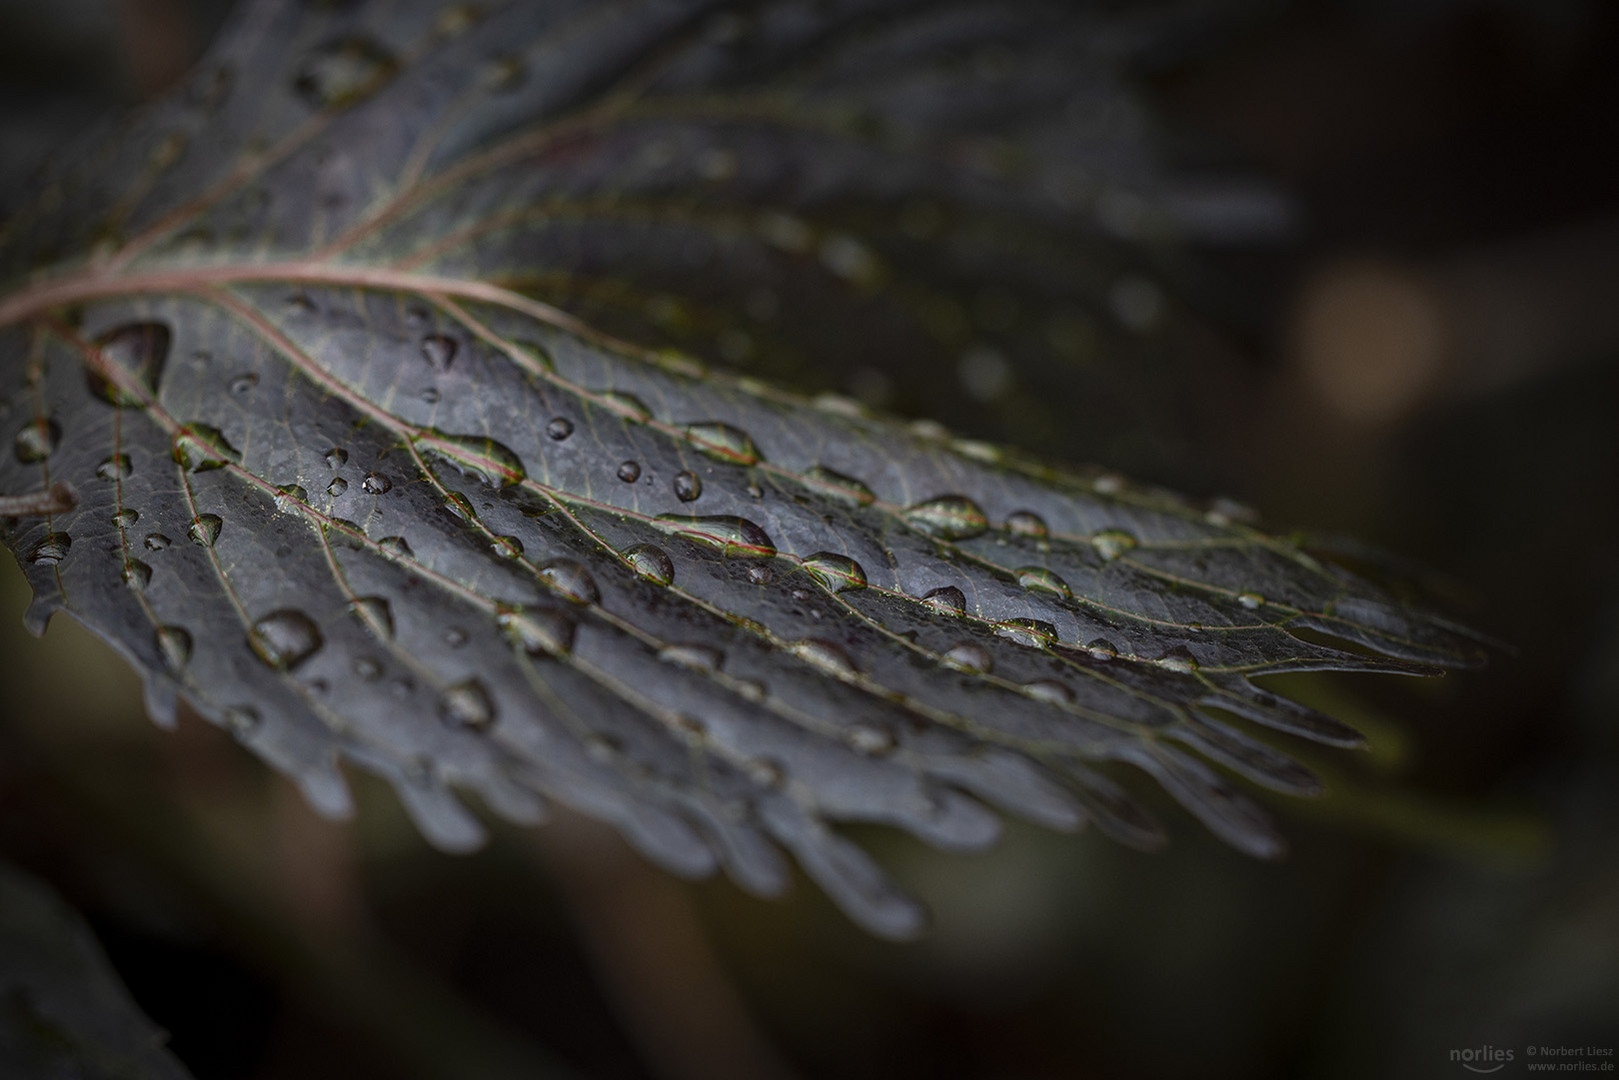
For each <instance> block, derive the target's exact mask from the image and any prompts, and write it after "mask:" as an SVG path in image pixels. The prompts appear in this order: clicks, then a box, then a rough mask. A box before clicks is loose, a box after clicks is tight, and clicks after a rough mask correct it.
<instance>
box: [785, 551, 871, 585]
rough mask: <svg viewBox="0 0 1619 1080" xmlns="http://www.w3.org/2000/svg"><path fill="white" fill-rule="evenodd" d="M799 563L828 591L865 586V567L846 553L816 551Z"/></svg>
mask: <svg viewBox="0 0 1619 1080" xmlns="http://www.w3.org/2000/svg"><path fill="white" fill-rule="evenodd" d="M800 565H801V567H802V568H803V570H804V572H805V573H807V574H809V576H810V577H812V578H814V579H815V580H816V581H818V582H820V584H821V587H822V588H824V589H826V590H827V591H828V592H834V593H840V592H845V591H848V590H850V589H864V588H865V587H866V571H865V568H864V567H862V566H861V565H860V564H859V563H857V562H855V561H854V560H853V559H851V558H849V557H848V556H847V555H838V554H835V553H834V552H830V551H818V552H816V553H815V554H814V555H811V556H809V557H808V558H807V559H805V560H804V561H803V563H801V564H800Z"/></svg>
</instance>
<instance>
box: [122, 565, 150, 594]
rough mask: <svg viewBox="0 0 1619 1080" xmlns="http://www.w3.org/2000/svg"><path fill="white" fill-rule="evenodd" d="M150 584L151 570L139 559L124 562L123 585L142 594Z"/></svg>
mask: <svg viewBox="0 0 1619 1080" xmlns="http://www.w3.org/2000/svg"><path fill="white" fill-rule="evenodd" d="M151 583H152V568H151V567H150V566H148V565H146V564H145V563H143V562H141V561H140V560H139V559H125V560H124V584H125V585H128V586H129V587H130V588H131V589H134V590H135V591H136V592H144V591H145V590H146V586H148V585H150V584H151Z"/></svg>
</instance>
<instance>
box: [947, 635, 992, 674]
mask: <svg viewBox="0 0 1619 1080" xmlns="http://www.w3.org/2000/svg"><path fill="white" fill-rule="evenodd" d="M941 659H943V660H944V662H945V664H946V665H948V666H950V667H953V668H955V669H956V670H957V671H965V672H967V673H969V674H973V675H978V674H984V673H987V672H989V671H992V670H994V668H995V658H994V657H993V656H991V655H990V653H989V650H988V649H986V648H984V647H983V646H982V645H980V644H978V642H976V641H963V642H961V643H960V644H957V645H955V646H953V647H952V648H951V649H950V651H949V652H947V653H945V654H944V656H943V657H942V658H941Z"/></svg>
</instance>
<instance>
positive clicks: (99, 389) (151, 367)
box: [84, 322, 170, 409]
mask: <svg viewBox="0 0 1619 1080" xmlns="http://www.w3.org/2000/svg"><path fill="white" fill-rule="evenodd" d="M169 340H170V335H169V328H168V327H167V326H165V325H163V324H162V323H155V322H139V323H126V324H124V325H123V326H120V327H117V328H116V329H113V330H109V331H108V332H107V333H105V334H103V335H101V337H99V338H97V339H96V343H95V344H96V350H97V352H98V354H99V356H100V358H101V367H100V370H97V368H96V367H95V366H94V365H86V366H85V369H84V377H85V382H86V383H87V384H88V385H89V388H90V393H92V394H94V395H95V396H96V397H98V398H100V399H101V400H102V401H105V402H108V403H109V404H112V405H116V406H118V407H119V408H120V409H128V408H135V407H137V406H139V405H141V404H142V398H143V396H144V397H145V398H147V399H150V398H154V397H156V396H157V386H158V381H159V380H160V379H162V377H163V365H164V364H165V363H166V362H167V361H168V358H169ZM114 373H116V374H115V376H114V377H115V378H116V379H117V380H118V381H114V379H112V378H108V375H109V374H114ZM120 383H122V384H123V385H120ZM126 386H127V387H128V389H125V387H126Z"/></svg>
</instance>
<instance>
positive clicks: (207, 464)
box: [172, 424, 242, 472]
mask: <svg viewBox="0 0 1619 1080" xmlns="http://www.w3.org/2000/svg"><path fill="white" fill-rule="evenodd" d="M172 449H173V456H174V460H175V463H176V464H178V465H180V466H182V467H183V468H185V469H188V470H189V471H191V472H207V471H208V470H209V469H221V468H224V467H225V466H226V465H228V464H231V463H233V462H238V461H241V460H242V455H241V454H240V453H238V452H237V450H236V448H235V447H234V446H232V445H231V444H230V443H229V442H227V441H226V440H225V436H224V433H222V432H221V431H220V430H219V429H218V428H216V427H211V426H210V425H208V424H191V425H190V426H188V427H183V428H181V429H180V430H179V432H178V433H176V434H175V436H174V443H173V448H172Z"/></svg>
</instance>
